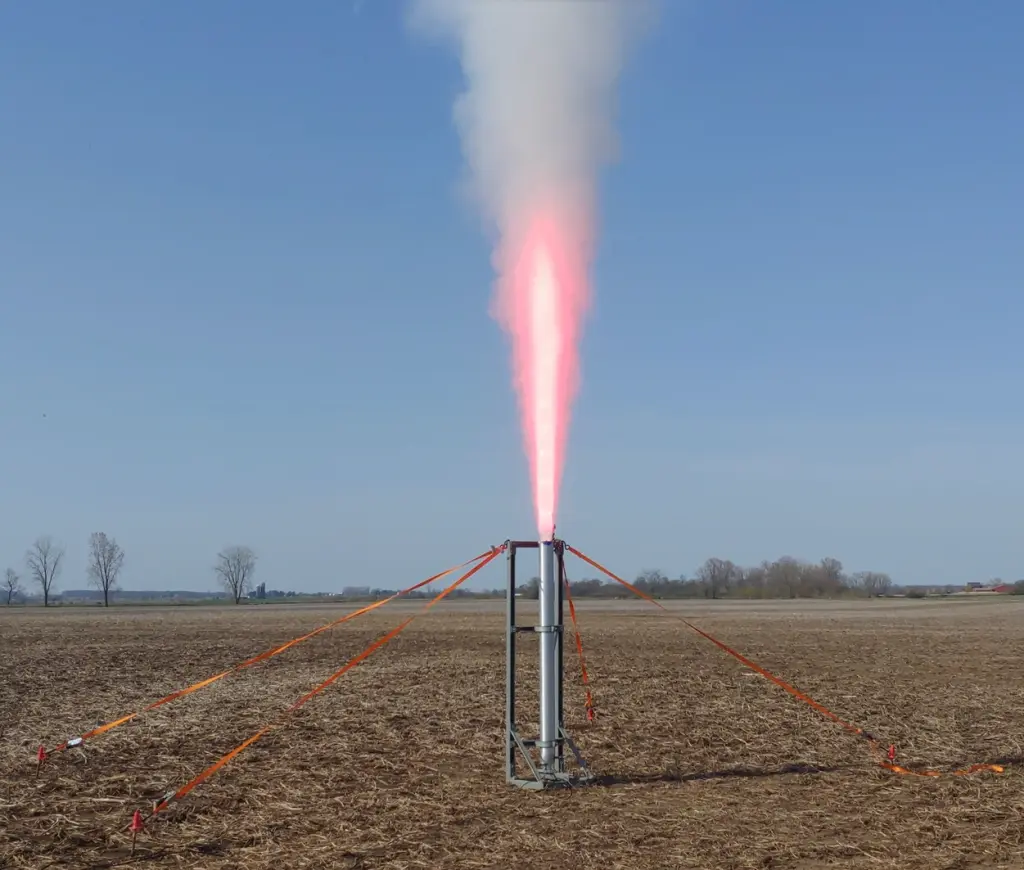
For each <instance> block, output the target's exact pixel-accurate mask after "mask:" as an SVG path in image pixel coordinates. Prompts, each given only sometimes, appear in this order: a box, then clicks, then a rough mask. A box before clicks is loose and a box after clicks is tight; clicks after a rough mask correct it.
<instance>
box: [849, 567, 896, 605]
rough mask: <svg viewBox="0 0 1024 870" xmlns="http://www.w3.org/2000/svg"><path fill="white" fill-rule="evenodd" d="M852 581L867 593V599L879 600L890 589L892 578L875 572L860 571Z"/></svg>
mask: <svg viewBox="0 0 1024 870" xmlns="http://www.w3.org/2000/svg"><path fill="white" fill-rule="evenodd" d="M854 579H855V580H856V581H857V585H858V586H860V588H861V589H863V590H864V591H865V592H867V594H868V597H871V596H875V597H878V598H880V597H881V596H883V595H885V594H886V593H887V592H888V591H889V589H891V588H892V578H891V577H890V576H889V575H888V574H882V573H879V572H877V571H862V572H861V573H860V574H857V575H856V577H855V578H854Z"/></svg>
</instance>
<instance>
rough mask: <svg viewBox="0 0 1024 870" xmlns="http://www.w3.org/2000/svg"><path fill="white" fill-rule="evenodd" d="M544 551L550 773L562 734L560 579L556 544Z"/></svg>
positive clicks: (543, 683)
mask: <svg viewBox="0 0 1024 870" xmlns="http://www.w3.org/2000/svg"><path fill="white" fill-rule="evenodd" d="M538 549H539V551H540V590H539V595H538V597H539V599H540V601H539V604H540V618H539V620H538V626H537V631H538V633H539V634H540V638H539V639H540V740H539V741H538V744H539V746H540V762H541V766H542V767H543V768H544V769H545V770H548V771H551V770H553V769H554V766H555V756H556V749H557V747H558V740H559V737H560V734H559V732H558V720H559V718H560V716H559V713H560V711H559V704H558V701H559V697H558V661H557V652H558V650H557V634H558V627H559V624H558V622H557V621H556V620H557V618H558V589H559V587H558V578H556V577H555V542H554V541H553V540H551V541H541V542H540V546H539V547H538Z"/></svg>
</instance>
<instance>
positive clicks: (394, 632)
mask: <svg viewBox="0 0 1024 870" xmlns="http://www.w3.org/2000/svg"><path fill="white" fill-rule="evenodd" d="M504 551H505V546H504V545H502V546H500V547H496V548H494V549H493V550H491V551H490V552H489V553H487V554H486V555H485V556H483V557H482V561H478V562H477V564H476V565H474V566H473V567H472V568H470V569H469V570H468V571H467V572H466V573H465V574H463V575H462V576H461V577H459V578H458V579H457V580H455V581H454V582H453V583H452V584H451V585H450V586H448V587H447V588H445V589H443V590H442V591H441V592H439V593H438V594H437V595H435V596H434V597H433V598H431V599H430V601H428V602H427V603H426V604H425V605H424V606H423V608H422V609H421V610H419V611H418V612H417V613H414V614H412V616H410V617H408V618H406V619H405V620H403V621H402V622H400V623H399V624H398V625H397V626H396V627H395V628H393V629H391V631H389V632H388V633H387V634H385V635H382V636H381V637H379V638H377V640H375V641H374V642H373V643H371V644H370V645H369V646H368V647H367V648H366V649H364V650H363V651H362V652H361V653H359V655H357V656H354V657H353V658H351V659H349V660H348V661H347V662H346V663H345V664H344V665H342V666H341V667H340V668H338V670H336V671H335V672H334V673H333V674H331V675H330V676H329V677H328V678H327V679H326V680H324V681H323V682H322V683H320V684H319V685H318V686H316V687H315V688H314V689H312V690H311V691H309V692H307V693H306V694H305V695H303V696H302V697H301V698H299V700H297V701H296V702H295V703H294V704H292V705H291V706H290V707H288V708H287V709H286V710H285V711H284V713H282V714H281V716H279V717H278V718H277V719H276V720H274V721H273V722H271V723H270V724H268V725H266V726H264V727H263V728H261V729H260V730H259V731H257V732H256V733H255V734H253V735H252V736H251V737H249V738H248V739H247V740H245V741H244V742H242V743H239V744H238V746H236V747H235V748H234V749H232V750H231V751H230V752H228V753H226V754H224V755H222V756H221V757H220V758H218V759H217V760H216V761H215V762H214V763H213V764H211V765H210V766H209V767H207V768H206V769H205V770H204V771H203V772H202V773H200V774H199V775H198V776H195V777H193V778H192V779H190V780H189V781H188V782H187V783H185V785H183V786H182V787H181V788H179V789H178V790H177V791H175V792H168V793H167V794H166V795H164V797H163V798H161V799H160V800H159V801H157V802H156V803H155V804H154V805H153V810H152V812H151V813H150V814H149V816H148V818H152V817H153V816H155V815H157V813H160V812H162V811H163V810H165V809H167V807H168V806H169V805H170V804H171V803H172V802H173V801H178V800H181V799H182V798H183V797H185V796H186V795H187V794H188V793H189V792H190V791H192V790H193V789H194V788H195V787H196V786H198V785H200V784H201V783H203V782H205V781H206V780H208V779H209V778H210V777H211V776H213V775H214V774H215V773H216V772H217V771H218V770H220V769H221V768H222V767H224V766H225V765H227V764H229V763H230V762H231V761H232V760H233V759H235V758H237V757H238V756H239V755H241V754H242V753H243V752H245V750H246V749H248V748H249V747H250V746H252V745H253V744H254V743H255V742H256V741H258V740H260V739H261V738H262V737H265V736H266V735H267V734H269V733H270V732H271V731H274V730H275V729H277V728H280V727H281V726H282V725H283V724H284V723H285V720H286V719H287V717H288V716H289V715H291V714H292V713H294V712H295V711H296V710H298V709H299V708H300V707H302V706H303V705H304V704H306V703H307V702H308V701H309V700H311V699H312V698H315V697H316V696H317V695H319V694H320V693H321V692H322V691H323V690H324V689H326V688H327V687H328V686H330V685H331V684H332V683H334V682H336V681H337V680H339V679H340V678H341V677H343V676H344V675H345V674H346V673H348V672H349V671H350V670H352V668H354V667H356V665H358V664H360V663H361V662H363V661H365V660H366V659H368V658H369V657H370V656H371V655H373V653H375V652H376V651H377V650H379V649H380V648H381V647H382V646H384V644H386V643H387V642H388V641H390V640H394V639H395V638H396V637H398V635H399V634H401V633H402V632H403V631H405V629H406V628H408V627H409V624H410V623H411V622H412V621H413V620H414V619H415V618H416V617H417V616H422V615H423V614H425V613H426V612H427V611H428V610H430V608H432V607H433V606H434V605H435V604H437V603H438V602H439V601H442V600H443V599H444V598H446V597H448V595H450V594H451V593H452V592H454V591H455V590H456V589H458V587H459V586H461V585H462V584H463V583H465V582H466V581H467V580H468V579H469V578H470V577H472V576H473V575H474V574H476V572H477V571H479V570H480V569H481V568H483V567H484V566H485V565H487V564H488V563H489V562H491V561H492V560H493V559H495V558H497V557H498V556H499V555H501V553H503V552H504Z"/></svg>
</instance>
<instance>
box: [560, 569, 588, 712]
mask: <svg viewBox="0 0 1024 870" xmlns="http://www.w3.org/2000/svg"><path fill="white" fill-rule="evenodd" d="M562 585H563V586H564V587H565V600H566V602H567V603H568V605H569V617H570V618H571V619H572V630H573V633H574V634H575V635H576V652H577V653H579V656H580V675H581V678H582V680H583V691H584V693H585V695H586V697H585V700H584V702H583V705H584V708H585V709H586V711H587V721H588V722H593V721H594V716H595V715H596V711H595V710H594V696H593V695H591V694H590V675H589V674H588V673H587V660H586V659H585V658H584V657H583V638H582V637H581V636H580V624H579V621H578V620H577V619H576V605H575V604H573V603H572V590H571V589H570V588H569V587H570V583H569V574H568V572H567V571H566V570H565V561H564V560H563V561H562Z"/></svg>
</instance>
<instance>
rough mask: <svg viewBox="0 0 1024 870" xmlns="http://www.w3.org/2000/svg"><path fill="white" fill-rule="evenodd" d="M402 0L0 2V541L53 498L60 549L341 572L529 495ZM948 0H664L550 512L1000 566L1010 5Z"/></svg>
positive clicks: (1018, 278)
mask: <svg viewBox="0 0 1024 870" xmlns="http://www.w3.org/2000/svg"><path fill="white" fill-rule="evenodd" d="M403 8H404V7H403V4H401V3H398V2H373V3H369V2H364V3H362V4H346V3H341V2H334V0H307V2H305V3H303V4H301V10H299V11H292V12H286V10H285V5H284V4H282V3H278V2H271V0H245V2H242V0H218V2H209V0H203V2H199V0H189V2H180V3H173V4H170V3H156V2H150V3H136V2H128V0H121V2H110V3H103V4H97V3H93V4H83V3H77V2H72V0H64V2H58V0H36V2H32V3H5V4H0V118H2V119H3V120H2V122H0V371H2V375H0V433H2V434H0V439H2V441H0V445H2V451H0V568H2V567H4V566H5V565H6V564H10V565H13V566H15V567H18V566H19V565H20V564H21V562H22V558H23V553H24V551H25V549H26V548H27V547H28V545H29V544H30V543H31V542H32V540H33V539H34V538H35V537H36V536H37V535H40V534H43V533H48V534H51V535H53V536H54V537H55V538H57V539H59V540H60V541H62V542H64V543H65V544H66V545H67V548H68V555H67V561H66V566H65V570H64V573H63V576H62V577H61V580H60V585H61V586H63V587H64V588H76V587H81V586H83V585H84V583H85V556H86V545H87V540H88V535H89V533H90V532H93V531H99V530H102V531H106V532H108V533H109V534H112V535H114V536H116V537H117V539H118V540H119V541H120V542H121V543H122V545H123V546H124V547H125V549H126V551H127V561H126V567H125V571H124V577H123V580H124V585H125V586H129V587H132V588H167V587H174V588H192V589H205V588H212V586H213V577H212V571H211V566H212V564H213V561H214V557H215V554H216V552H217V551H218V550H219V549H220V548H221V547H223V546H225V545H227V544H234V543H240V544H249V545H251V546H252V547H253V548H254V549H255V550H256V551H257V552H258V554H259V555H260V558H261V561H260V565H259V579H263V580H266V581H267V583H268V585H269V586H271V587H278V588H294V589H302V590H315V589H338V588H340V587H342V586H344V585H349V584H361V583H364V582H378V583H379V584H380V585H400V584H405V583H406V582H413V581H415V580H417V579H419V578H421V577H422V576H424V575H426V574H429V573H432V572H434V571H435V570H440V569H441V568H443V567H447V565H449V564H451V563H452V562H456V561H459V560H461V559H462V558H465V557H466V556H469V555H472V554H474V553H476V552H479V551H480V550H481V549H482V547H483V546H485V545H488V544H492V543H498V542H500V541H501V540H503V539H505V538H506V537H509V536H513V537H516V536H528V535H530V534H531V531H532V524H533V521H532V508H531V505H530V503H529V494H528V485H527V473H526V462H525V459H524V457H523V454H522V450H521V447H520V435H519V428H518V420H517V416H516V408H515V400H514V396H513V393H512V390H511V387H510V380H509V374H508V347H507V344H506V341H505V339H504V337H503V335H502V333H501V331H500V330H499V328H498V326H497V325H496V324H495V323H494V322H493V321H492V320H491V319H490V318H489V317H488V304H489V298H490V292H491V281H492V276H491V272H490V264H489V250H488V245H487V240H486V238H485V237H484V235H483V234H482V233H481V232H480V226H479V222H478V219H477V217H476V216H475V215H474V214H472V213H471V212H469V211H468V210H467V208H466V207H465V205H464V204H463V203H462V202H461V201H460V200H459V199H458V197H457V195H456V184H457V182H458V181H459V179H460V176H461V172H462V167H461V155H460V148H459V142H458V139H457V135H456V132H455V130H454V128H453V126H452V123H451V104H452V101H453V98H454V97H455V95H456V94H457V92H458V91H459V89H460V87H461V80H460V72H459V68H458V66H457V63H456V60H455V58H454V56H453V55H452V54H451V53H450V52H449V51H447V50H446V49H445V48H444V47H439V46H437V45H433V44H429V43H427V42H424V41H422V40H419V39H417V38H415V37H414V36H412V35H411V34H410V32H409V30H408V29H407V28H406V26H405V24H404V19H403ZM980 9H981V7H980V6H976V5H975V6H972V5H971V4H967V3H962V2H953V0H902V2H900V3H892V2H889V0H884V2H883V0H864V2H859V3H855V4H854V3H847V4H839V3H835V4H825V3H820V2H812V0H794V2H789V3H755V2H711V0H689V2H682V0H679V2H671V3H663V4H662V12H661V16H660V21H659V22H658V24H657V26H656V27H655V28H654V30H653V31H652V32H651V33H650V34H649V35H648V36H647V38H646V39H645V41H644V42H643V43H642V44H641V45H640V46H639V49H638V50H637V51H636V52H635V53H634V55H633V57H632V59H631V62H630V64H629V66H628V68H627V71H626V73H625V76H624V78H623V80H622V84H621V91H620V110H619V131H620V137H621V159H620V161H619V163H618V164H617V165H615V166H614V167H612V168H611V169H610V170H609V171H608V172H607V173H606V174H605V176H604V177H603V179H602V206H601V208H602V211H601V216H600V226H601V238H600V249H599V254H598V259H597V262H596V263H595V266H594V274H593V277H594V288H595V294H596V301H595V306H594V309H593V312H592V315H591V317H590V319H589V321H588V325H587V331H586V338H585V344H584V348H583V366H584V380H583V388H582V392H581V394H580V397H579V400H578V402H577V405H576V413H575V418H574V422H573V428H572V434H571V444H570V451H569V458H568V467H567V469H566V479H565V486H564V490H563V498H562V510H561V516H560V520H559V531H560V533H561V534H562V535H563V536H564V537H566V538H567V539H568V540H570V542H572V543H574V544H575V545H577V546H579V547H580V548H581V549H583V550H589V551H592V555H594V556H595V557H596V558H598V559H600V560H602V561H604V562H606V563H607V564H609V565H610V566H613V567H614V568H616V569H618V570H620V571H621V572H623V573H625V574H627V575H631V574H633V573H635V572H637V571H639V570H641V569H644V568H661V569H662V570H664V571H666V572H668V573H670V574H672V575H677V574H679V573H680V572H691V571H692V570H693V569H695V568H696V567H697V566H698V565H699V563H700V562H702V561H703V560H704V559H705V558H706V557H708V556H712V555H717V556H721V557H726V558H732V559H734V560H735V561H737V562H740V563H744V564H748V563H756V562H758V561H760V560H761V559H763V558H774V557H777V556H780V555H784V554H790V555H795V556H798V557H802V558H808V559H818V558H820V557H822V556H826V555H832V556H836V557H838V558H840V559H841V560H842V561H843V562H844V563H845V565H846V566H847V568H849V569H850V570H863V569H877V570H885V571H889V572H890V573H891V574H892V575H893V577H894V579H896V580H897V582H910V583H915V582H943V583H945V582H960V581H963V580H967V579H987V578H989V577H994V576H1002V577H1004V578H1017V577H1022V576H1024V550H1022V548H1021V546H1020V543H1019V541H1020V537H1019V522H1020V518H1019V502H1020V495H1019V494H1020V492H1021V491H1022V489H1024V459H1022V457H1024V451H1022V435H1024V414H1022V412H1021V409H1020V403H1019V401H1018V393H1019V383H1020V377H1021V373H1022V349H1021V348H1022V343H1021V341H1020V334H1021V333H1020V326H1021V322H1022V315H1024V310H1022V308H1024V306H1022V297H1021V293H1020V290H1021V283H1022V279H1024V246H1022V243H1021V238H1020V235H1021V228H1022V227H1024V170H1022V167H1021V155H1022V154H1024V115H1022V113H1021V111H1020V95H1021V93H1024V63H1022V61H1021V58H1020V43H1019V34H1020V33H1021V32H1022V30H1024V5H1021V4H1020V3H1019V2H1015V0H1014V2H1011V0H990V2H987V3H985V4H984V14H983V15H982V14H978V12H979V11H980ZM972 10H978V11H972ZM581 573H582V572H581V569H580V568H579V567H576V568H575V574H576V575H577V576H579V575H580V574H581ZM586 573H590V572H586ZM499 583H500V574H499V572H498V571H497V570H493V571H489V572H488V573H487V574H485V575H483V576H482V577H481V580H480V583H479V585H483V586H492V585H498V584H499Z"/></svg>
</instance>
